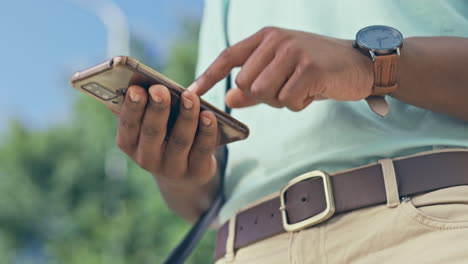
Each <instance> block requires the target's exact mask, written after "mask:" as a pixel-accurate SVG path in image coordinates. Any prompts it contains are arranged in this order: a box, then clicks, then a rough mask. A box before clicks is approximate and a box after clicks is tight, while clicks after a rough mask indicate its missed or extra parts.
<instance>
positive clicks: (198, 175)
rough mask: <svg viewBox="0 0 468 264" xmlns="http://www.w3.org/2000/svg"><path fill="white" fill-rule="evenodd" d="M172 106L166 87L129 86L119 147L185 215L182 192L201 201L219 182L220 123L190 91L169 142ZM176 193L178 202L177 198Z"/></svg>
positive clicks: (122, 111)
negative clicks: (206, 191)
mask: <svg viewBox="0 0 468 264" xmlns="http://www.w3.org/2000/svg"><path fill="white" fill-rule="evenodd" d="M148 95H149V96H148ZM170 105H171V96H170V93H169V90H168V89H167V88H166V87H164V86H162V85H153V86H151V87H150V88H149V92H147V91H146V90H145V89H143V88H142V87H140V86H136V85H133V86H131V87H129V89H128V91H127V94H126V97H125V100H124V103H123V106H122V109H121V112H120V113H116V114H118V116H119V127H118V133H117V145H118V146H119V147H120V149H122V150H123V151H124V152H125V153H126V154H127V155H129V156H130V157H131V158H132V159H133V160H134V161H135V162H136V163H137V164H138V165H139V166H140V167H142V168H143V169H145V170H147V171H149V172H151V174H153V175H154V177H155V179H156V180H157V182H158V184H159V187H160V189H161V192H162V193H163V195H164V197H165V198H166V200H167V202H168V204H169V206H170V207H172V208H173V209H174V210H175V211H180V210H178V209H177V207H179V206H178V203H180V202H183V201H181V198H182V197H180V196H179V194H180V193H181V192H180V191H182V192H183V193H184V194H182V196H184V195H187V196H188V197H187V198H191V196H200V195H202V193H201V191H202V190H203V189H206V185H213V184H209V183H211V182H217V181H216V180H214V178H215V175H216V171H217V169H216V167H217V165H216V159H215V157H214V152H215V148H216V143H217V142H216V140H217V121H216V117H215V115H214V114H213V113H212V112H210V111H203V112H200V100H199V97H198V96H197V95H196V94H195V93H193V92H191V91H185V92H184V93H183V94H182V96H181V105H180V112H179V115H178V117H177V120H176V122H175V124H174V127H173V129H172V131H171V133H170V134H169V135H168V136H169V137H168V140H165V138H166V133H167V123H168V119H169V113H170ZM216 188H217V186H216ZM216 188H215V189H216ZM209 189H213V187H211V188H209ZM175 193H179V194H177V195H178V196H179V197H177V198H173V196H175ZM193 198H194V199H197V197H193ZM200 198H201V197H200ZM185 202H188V203H190V202H189V201H185ZM174 207H176V208H174ZM202 207H205V206H202ZM182 211H183V209H182ZM179 213H180V214H181V215H187V214H185V213H184V212H179ZM189 218H192V217H190V216H189Z"/></svg>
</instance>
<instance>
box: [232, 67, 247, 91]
mask: <svg viewBox="0 0 468 264" xmlns="http://www.w3.org/2000/svg"><path fill="white" fill-rule="evenodd" d="M235 83H236V86H237V87H239V88H240V89H246V88H248V87H249V82H248V80H247V77H246V76H245V73H243V72H242V71H241V72H240V73H239V74H238V75H237V77H236V80H235Z"/></svg>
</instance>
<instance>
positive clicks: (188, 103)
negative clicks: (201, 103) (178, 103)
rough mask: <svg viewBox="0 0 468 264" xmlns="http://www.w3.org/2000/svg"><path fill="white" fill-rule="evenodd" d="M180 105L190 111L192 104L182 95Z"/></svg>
mask: <svg viewBox="0 0 468 264" xmlns="http://www.w3.org/2000/svg"><path fill="white" fill-rule="evenodd" d="M182 104H183V105H184V107H185V109H191V108H192V107H193V102H192V101H190V100H189V99H188V98H187V97H185V96H184V95H182Z"/></svg>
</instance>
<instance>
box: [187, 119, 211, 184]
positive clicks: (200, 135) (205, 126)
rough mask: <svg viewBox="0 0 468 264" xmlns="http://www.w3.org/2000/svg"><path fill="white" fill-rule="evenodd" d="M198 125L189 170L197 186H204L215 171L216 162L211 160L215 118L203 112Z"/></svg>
mask: <svg viewBox="0 0 468 264" xmlns="http://www.w3.org/2000/svg"><path fill="white" fill-rule="evenodd" d="M198 124H199V125H198V132H197V135H196V137H195V140H194V142H193V146H192V149H191V150H190V156H189V170H190V172H191V174H192V175H194V176H195V177H196V180H197V182H198V183H199V184H204V183H207V182H208V181H209V180H210V179H211V177H212V176H213V175H214V174H215V170H216V160H214V159H213V154H214V151H215V149H216V138H217V122H216V117H215V115H214V114H213V113H212V112H210V111H203V112H202V113H200V119H199V123H198Z"/></svg>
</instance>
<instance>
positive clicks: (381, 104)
mask: <svg viewBox="0 0 468 264" xmlns="http://www.w3.org/2000/svg"><path fill="white" fill-rule="evenodd" d="M366 102H367V104H368V105H369V107H370V109H372V111H374V113H376V114H378V115H379V116H380V117H384V116H386V115H387V114H388V112H389V111H390V106H389V105H388V103H387V101H386V100H385V97H384V96H381V95H372V96H369V97H367V98H366Z"/></svg>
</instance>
